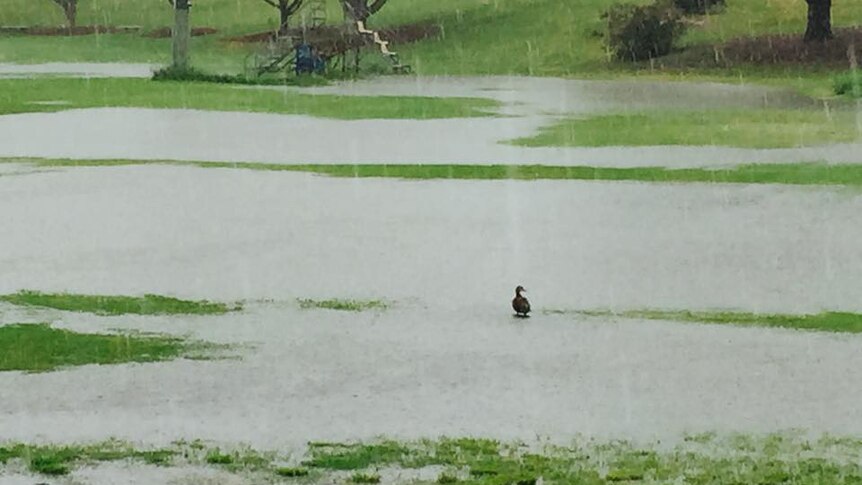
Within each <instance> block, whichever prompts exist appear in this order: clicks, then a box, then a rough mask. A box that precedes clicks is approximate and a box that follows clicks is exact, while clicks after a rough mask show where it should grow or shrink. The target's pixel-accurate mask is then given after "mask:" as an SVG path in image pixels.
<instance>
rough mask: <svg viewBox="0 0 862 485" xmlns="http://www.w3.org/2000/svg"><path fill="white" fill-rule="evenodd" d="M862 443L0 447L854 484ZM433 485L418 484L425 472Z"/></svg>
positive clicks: (227, 462) (575, 478) (45, 465)
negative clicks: (297, 453) (300, 453)
mask: <svg viewBox="0 0 862 485" xmlns="http://www.w3.org/2000/svg"><path fill="white" fill-rule="evenodd" d="M860 456H862V441H859V440H857V439H855V438H833V437H829V436H824V437H822V438H819V439H805V438H803V437H801V436H800V435H797V434H789V433H787V434H772V435H760V436H753V435H724V436H719V435H717V434H715V433H703V434H699V435H691V436H688V437H686V438H685V439H684V440H683V441H682V443H681V444H679V445H677V446H676V447H673V448H669V447H667V446H664V447H653V446H634V445H632V444H630V443H626V442H620V441H615V442H601V441H596V440H578V441H575V442H573V443H572V444H570V445H568V446H552V445H544V446H537V447H532V448H530V447H527V446H525V445H522V444H517V443H501V442H498V441H494V440H490V439H481V438H454V439H452V438H446V439H440V440H425V441H414V442H403V441H392V440H383V441H376V442H370V443H314V442H312V443H310V444H309V446H308V451H307V454H306V457H305V459H304V460H303V461H302V462H301V463H300V464H298V465H294V466H289V467H288V466H284V465H283V463H284V462H285V457H284V456H283V455H281V454H280V453H278V452H261V451H257V450H253V449H248V448H239V449H237V450H233V451H228V450H224V451H223V450H221V449H219V448H210V447H207V446H206V445H205V444H203V443H201V442H192V443H176V444H174V445H173V446H171V447H167V448H160V449H152V450H137V449H135V448H133V447H131V446H129V445H125V444H122V443H119V442H108V443H101V444H95V445H68V446H52V445H42V446H34V445H27V444H21V443H10V444H7V445H5V446H0V465H2V464H6V463H9V462H11V461H12V460H21V461H23V462H24V463H25V464H26V466H27V467H28V468H29V469H30V470H31V471H33V472H35V473H40V474H43V475H64V474H68V473H69V472H70V471H71V470H72V469H74V468H75V467H78V466H82V465H84V464H87V463H94V462H100V461H113V460H119V459H131V460H137V461H141V462H143V463H146V464H154V465H160V466H175V465H192V466H210V467H217V468H220V469H222V470H226V471H229V472H233V473H237V474H241V475H243V476H245V477H246V478H247V479H250V480H252V481H253V482H254V483H269V482H271V481H273V480H278V479H279V478H281V479H284V478H287V479H298V480H301V482H302V483H321V484H323V483H342V482H343V481H345V480H347V481H351V482H353V483H377V482H378V481H380V479H381V476H383V475H386V472H387V471H389V472H394V471H397V474H391V473H390V474H388V476H389V477H391V478H390V479H389V480H391V482H390V483H396V484H402V483H403V484H407V483H435V482H436V483H463V484H469V485H474V484H475V485H504V484H524V485H534V484H535V483H537V482H538V480H539V479H540V478H541V480H542V481H543V482H545V483H548V484H564V483H578V484H586V485H599V484H608V483H656V484H671V483H697V484H713V483H716V484H717V483H760V484H778V483H796V484H821V483H829V484H835V485H839V484H852V483H859V481H860V480H862V467H860V464H859V463H860ZM429 466H435V467H437V468H438V469H437V470H433V471H431V473H430V474H429V473H427V472H426V473H425V474H426V475H431V476H432V477H433V478H430V479H425V480H422V481H416V479H415V478H413V475H414V474H415V473H417V472H418V470H420V469H426V470H428V469H427V468H426V467H429Z"/></svg>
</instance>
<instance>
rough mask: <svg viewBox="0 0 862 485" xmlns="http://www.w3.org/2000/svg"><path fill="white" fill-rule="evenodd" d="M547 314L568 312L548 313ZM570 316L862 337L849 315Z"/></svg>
mask: <svg viewBox="0 0 862 485" xmlns="http://www.w3.org/2000/svg"><path fill="white" fill-rule="evenodd" d="M548 313H552V314H553V313H568V312H566V311H555V310H551V311H549V312H548ZM573 313H577V314H582V315H587V316H595V317H605V318H607V317H615V318H629V319H645V320H666V321H674V322H687V323H710V324H726V325H738V326H746V327H764V328H789V329H796V330H814V331H821V332H842V333H862V315H860V314H858V313H848V312H822V313H817V314H804V315H784V314H762V313H749V312H732V311H670V310H630V311H624V312H611V311H605V310H598V311H577V312H573Z"/></svg>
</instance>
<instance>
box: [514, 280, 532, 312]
mask: <svg viewBox="0 0 862 485" xmlns="http://www.w3.org/2000/svg"><path fill="white" fill-rule="evenodd" d="M522 291H527V290H525V289H524V287H523V286H519V287H517V288H515V298H514V299H513V300H512V308H513V309H514V310H515V315H516V316H519V317H522V318H524V317H527V314H528V313H530V300H528V299H526V298H525V297H524V296H522V295H521V292H522Z"/></svg>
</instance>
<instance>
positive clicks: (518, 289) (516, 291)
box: [515, 285, 527, 294]
mask: <svg viewBox="0 0 862 485" xmlns="http://www.w3.org/2000/svg"><path fill="white" fill-rule="evenodd" d="M522 291H524V292H526V291H527V290H526V288H524V287H523V286H520V285H518V287H517V288H515V294H520V293H521V292H522Z"/></svg>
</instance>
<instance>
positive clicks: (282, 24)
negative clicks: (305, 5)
mask: <svg viewBox="0 0 862 485" xmlns="http://www.w3.org/2000/svg"><path fill="white" fill-rule="evenodd" d="M263 1H264V2H266V3H268V4H270V5H272V6H273V7H275V8H277V9H278V12H279V16H280V21H279V23H278V34H279V35H284V34H287V29H288V23H289V21H290V17H292V16H293V14H295V13H296V12H297V11H298V10H299V9H300V8H301V7H302V2H303V1H304V0H277V1H273V0H263Z"/></svg>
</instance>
